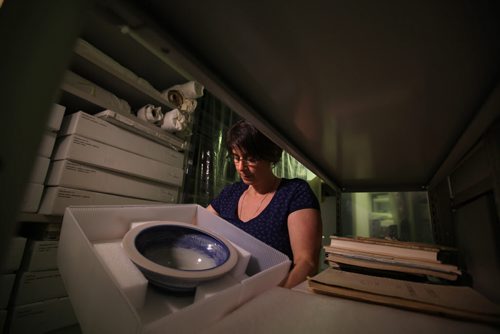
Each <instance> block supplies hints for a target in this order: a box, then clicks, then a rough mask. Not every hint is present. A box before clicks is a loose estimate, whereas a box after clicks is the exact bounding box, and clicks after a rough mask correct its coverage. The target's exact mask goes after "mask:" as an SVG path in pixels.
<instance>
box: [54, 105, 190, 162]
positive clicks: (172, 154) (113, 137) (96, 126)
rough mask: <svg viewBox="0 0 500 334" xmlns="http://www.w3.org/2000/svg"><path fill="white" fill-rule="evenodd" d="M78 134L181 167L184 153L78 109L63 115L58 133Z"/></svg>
mask: <svg viewBox="0 0 500 334" xmlns="http://www.w3.org/2000/svg"><path fill="white" fill-rule="evenodd" d="M72 134H78V135H81V136H83V137H87V138H90V139H93V140H95V141H98V142H101V143H104V144H107V145H110V146H113V147H117V148H120V149H122V150H125V151H128V152H132V153H135V154H138V155H141V156H144V157H146V158H150V159H154V160H157V161H160V162H163V163H165V164H167V165H170V166H173V167H177V168H182V166H183V165H184V155H183V154H182V153H180V152H177V151H175V150H173V149H171V148H169V147H167V146H165V145H161V144H160V143H157V142H155V141H152V140H149V139H147V138H145V137H143V136H140V135H138V134H137V133H133V132H130V131H127V130H125V129H122V128H120V127H118V126H116V125H113V124H111V123H109V122H106V121H105V120H103V119H100V118H98V117H95V116H92V115H89V114H87V113H84V112H83V111H79V112H77V113H74V114H71V115H68V116H66V117H64V120H63V124H62V126H61V130H60V131H59V135H60V136H62V135H72Z"/></svg>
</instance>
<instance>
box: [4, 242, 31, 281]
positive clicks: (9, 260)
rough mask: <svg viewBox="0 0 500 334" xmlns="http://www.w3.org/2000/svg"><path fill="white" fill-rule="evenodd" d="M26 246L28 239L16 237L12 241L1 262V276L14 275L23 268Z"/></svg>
mask: <svg viewBox="0 0 500 334" xmlns="http://www.w3.org/2000/svg"><path fill="white" fill-rule="evenodd" d="M25 246H26V238H24V237H14V238H12V239H10V242H9V246H8V247H7V251H6V253H5V254H3V255H4V257H3V262H1V263H0V264H1V267H0V274H7V273H13V272H15V271H16V270H18V269H19V267H20V266H21V260H22V258H23V254H24V247H25Z"/></svg>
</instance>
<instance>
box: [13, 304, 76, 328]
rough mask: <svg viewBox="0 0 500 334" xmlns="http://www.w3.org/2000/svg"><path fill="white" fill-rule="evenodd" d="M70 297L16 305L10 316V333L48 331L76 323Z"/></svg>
mask: <svg viewBox="0 0 500 334" xmlns="http://www.w3.org/2000/svg"><path fill="white" fill-rule="evenodd" d="M76 323H77V320H76V317H75V313H74V311H73V308H72V306H71V303H70V300H69V298H68V297H63V298H55V299H50V300H45V301H43V302H38V303H32V304H27V305H20V306H17V307H14V308H13V310H12V314H11V316H10V328H9V333H10V334H26V333H30V334H38V333H47V332H49V331H53V330H56V329H59V328H63V327H67V326H70V325H73V324H76Z"/></svg>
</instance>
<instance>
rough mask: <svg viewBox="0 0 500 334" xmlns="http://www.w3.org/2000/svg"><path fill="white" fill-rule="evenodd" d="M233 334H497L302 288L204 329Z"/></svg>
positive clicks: (258, 300) (270, 294) (279, 292)
mask: <svg viewBox="0 0 500 334" xmlns="http://www.w3.org/2000/svg"><path fill="white" fill-rule="evenodd" d="M206 333H208V334H221V333H237V334H253V333H259V334H260V333H287V334H295V333H297V334H299V333H307V334H321V333H363V334H368V333H398V334H400V333H403V334H413V333H415V334H434V333H435V334H447V333H454V334H460V333H464V334H465V333H467V334H468V333H474V334H487V333H488V334H489V333H500V330H499V329H498V328H497V329H496V328H493V327H490V326H488V325H484V324H479V323H473V322H465V321H460V320H453V319H449V318H444V317H440V316H434V315H429V314H424V313H419V312H412V311H406V310H402V309H398V308H393V307H388V306H381V305H375V304H370V303H364V302H359V301H354V300H349V299H344V298H337V297H330V296H324V295H318V294H315V293H312V292H310V291H308V288H307V283H303V284H300V285H299V286H297V287H296V288H294V289H293V290H289V289H284V288H280V287H275V288H272V289H270V290H268V291H266V292H264V293H262V294H261V295H259V296H257V297H255V298H254V299H252V300H250V301H248V302H247V303H245V304H243V305H242V306H241V307H239V308H238V309H236V310H235V311H234V312H232V313H230V314H228V315H227V316H225V317H224V318H223V319H221V320H219V321H218V322H217V323H215V324H214V325H213V326H211V327H210V328H208V329H207V331H206Z"/></svg>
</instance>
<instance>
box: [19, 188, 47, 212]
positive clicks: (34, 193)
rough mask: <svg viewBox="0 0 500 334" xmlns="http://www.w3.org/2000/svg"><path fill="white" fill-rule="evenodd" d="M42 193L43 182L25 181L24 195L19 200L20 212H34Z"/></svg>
mask: <svg viewBox="0 0 500 334" xmlns="http://www.w3.org/2000/svg"><path fill="white" fill-rule="evenodd" d="M42 193H43V184H39V183H31V182H29V183H27V184H26V189H25V190H24V197H23V200H22V202H21V211H22V212H36V211H37V210H38V207H39V206H40V200H41V198H42Z"/></svg>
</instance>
